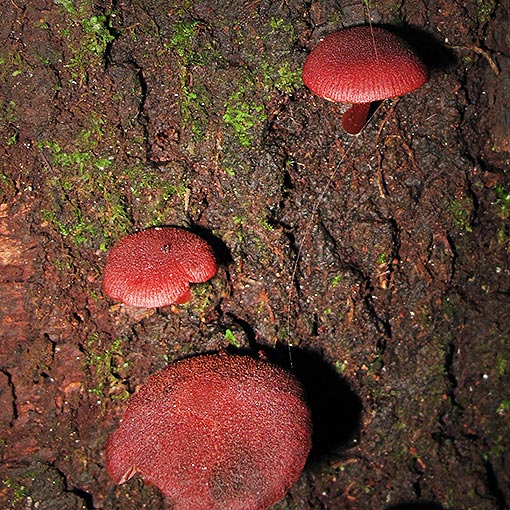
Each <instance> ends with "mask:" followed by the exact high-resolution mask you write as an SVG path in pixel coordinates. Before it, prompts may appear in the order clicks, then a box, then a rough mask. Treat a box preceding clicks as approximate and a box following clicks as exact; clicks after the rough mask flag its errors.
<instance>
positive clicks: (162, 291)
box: [103, 227, 218, 308]
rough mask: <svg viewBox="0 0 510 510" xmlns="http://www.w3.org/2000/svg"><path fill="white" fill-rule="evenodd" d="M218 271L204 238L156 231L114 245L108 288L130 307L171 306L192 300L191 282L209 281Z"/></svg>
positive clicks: (106, 277)
mask: <svg viewBox="0 0 510 510" xmlns="http://www.w3.org/2000/svg"><path fill="white" fill-rule="evenodd" d="M217 271H218V266H217V264H216V259H215V257H214V253H213V250H212V248H211V247H210V246H209V244H208V243H207V242H206V241H205V240H204V239H202V238H201V237H199V236H197V235H196V234H193V233H192V232H189V231H187V230H184V229H181V228H174V227H161V228H151V229H148V230H143V231H141V232H137V233H136V234H132V235H129V236H127V237H124V238H123V239H121V240H120V241H118V242H117V244H116V245H115V246H114V247H113V249H112V250H111V252H110V253H109V255H108V259H107V261H106V266H105V271H104V277H103V289H104V292H105V294H106V295H107V296H108V297H110V298H112V299H115V300H117V301H121V302H123V303H125V304H127V305H131V306H139V307H146V308H151V307H158V306H166V305H169V304H171V303H185V302H186V301H188V300H189V298H190V291H189V283H190V282H192V283H200V282H206V281H207V280H209V279H210V278H212V277H213V276H214V275H215V274H216V273H217Z"/></svg>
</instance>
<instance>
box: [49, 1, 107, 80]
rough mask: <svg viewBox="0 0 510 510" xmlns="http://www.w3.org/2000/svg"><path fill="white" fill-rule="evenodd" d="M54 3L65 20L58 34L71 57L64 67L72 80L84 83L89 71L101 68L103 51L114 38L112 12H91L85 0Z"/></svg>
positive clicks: (91, 7)
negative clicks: (62, 13) (60, 9)
mask: <svg viewBox="0 0 510 510" xmlns="http://www.w3.org/2000/svg"><path fill="white" fill-rule="evenodd" d="M55 3H56V4H57V5H59V6H60V7H61V8H62V9H63V11H64V13H65V15H66V17H67V26H66V27H65V29H63V30H61V31H60V32H59V35H60V36H63V38H64V40H65V42H66V44H67V48H68V50H69V54H70V55H71V57H70V58H69V59H68V60H67V61H66V62H65V63H64V67H65V68H67V69H69V70H70V72H71V78H72V80H75V81H76V82H82V81H85V80H86V79H87V76H88V73H89V70H90V69H92V68H94V67H97V66H101V65H103V60H104V54H105V52H106V49H107V47H108V45H109V44H110V43H111V42H112V41H113V40H114V39H115V35H114V33H113V30H112V24H111V19H112V13H111V12H106V13H101V14H96V13H94V12H93V9H94V4H93V3H92V2H90V1H87V0H82V1H75V2H73V1H71V0H55ZM78 34H79V35H78Z"/></svg>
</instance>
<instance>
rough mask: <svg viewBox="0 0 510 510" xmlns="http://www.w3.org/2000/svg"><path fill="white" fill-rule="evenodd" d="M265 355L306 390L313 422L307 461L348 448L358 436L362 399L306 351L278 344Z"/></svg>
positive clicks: (310, 351)
mask: <svg viewBox="0 0 510 510" xmlns="http://www.w3.org/2000/svg"><path fill="white" fill-rule="evenodd" d="M265 354H266V356H267V358H268V360H270V361H273V362H275V363H278V364H279V365H281V366H284V367H286V368H288V369H289V370H290V371H291V372H293V373H294V374H295V375H296V377H297V378H298V379H299V380H300V381H301V383H302V384H303V386H304V388H305V391H306V393H307V396H308V402H309V406H310V410H311V412H312V420H313V446H312V450H311V452H310V456H309V462H314V461H318V460H322V459H323V458H325V457H329V456H330V455H334V454H338V453H340V452H341V451H342V450H344V449H346V448H347V447H349V446H351V445H352V444H353V442H354V440H356V439H357V438H358V436H359V429H360V418H361V410H362V406H361V400H360V399H359V397H358V396H357V395H356V394H355V393H354V391H353V390H352V389H351V388H350V386H349V385H348V384H347V382H346V381H345V380H344V379H343V378H342V377H340V376H339V374H338V372H337V371H336V370H335V369H334V368H333V367H331V366H330V365H328V364H327V363H326V362H325V361H324V360H323V359H322V358H321V356H320V355H319V353H317V352H314V351H312V350H308V349H299V348H294V347H291V348H289V346H287V345H278V346H277V347H276V349H275V350H272V351H265Z"/></svg>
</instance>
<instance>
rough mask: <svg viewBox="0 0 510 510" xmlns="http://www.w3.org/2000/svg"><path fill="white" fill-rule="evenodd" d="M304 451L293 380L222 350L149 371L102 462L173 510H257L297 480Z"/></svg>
mask: <svg viewBox="0 0 510 510" xmlns="http://www.w3.org/2000/svg"><path fill="white" fill-rule="evenodd" d="M310 447H311V418H310V412H309V410H308V407H307V405H306V402H305V399H304V396H303V390H302V388H301V386H300V384H299V382H298V381H297V380H296V379H295V377H294V376H293V375H291V374H290V373H289V372H287V371H286V370H284V369H282V368H280V367H277V366H275V365H273V364H271V363H268V362H266V361H262V360H257V359H253V358H251V357H249V356H239V355H230V354H225V353H220V354H211V355H202V356H197V357H194V358H188V359H184V360H181V361H177V362H176V363H173V364H172V365H170V366H169V367H167V368H166V369H164V370H161V371H160V372H158V373H156V374H154V375H152V376H150V377H149V378H148V380H147V382H146V384H145V385H144V386H143V387H142V388H141V389H140V390H139V392H138V393H137V394H135V395H134V396H133V397H131V399H130V400H129V403H128V407H127V409H126V411H125V413H124V417H123V419H122V422H121V425H120V427H119V428H118V429H117V430H116V431H115V432H114V433H113V434H111V435H110V437H109V438H108V442H107V446H106V458H107V469H108V472H109V473H110V475H111V477H112V478H113V480H114V481H115V482H117V483H122V482H125V481H126V480H128V479H129V478H131V476H133V475H134V474H135V473H139V474H140V475H141V476H142V477H143V478H144V480H146V481H147V482H150V483H152V484H154V485H155V486H156V487H158V488H159V489H160V490H161V491H162V492H163V493H164V494H165V495H166V496H168V497H169V498H170V499H171V502H172V504H173V505H174V506H173V507H172V508H174V510H224V509H226V508H229V509H236V510H263V509H265V508H267V507H268V506H269V505H272V504H273V503H275V502H276V501H278V500H280V499H281V498H282V497H283V496H284V495H285V493H286V492H287V491H288V489H289V488H290V486H291V485H292V484H293V483H294V482H295V481H296V480H297V478H298V477H299V475H300V473H301V471H302V469H303V466H304V464H305V461H306V457H307V455H308V452H309V450H310Z"/></svg>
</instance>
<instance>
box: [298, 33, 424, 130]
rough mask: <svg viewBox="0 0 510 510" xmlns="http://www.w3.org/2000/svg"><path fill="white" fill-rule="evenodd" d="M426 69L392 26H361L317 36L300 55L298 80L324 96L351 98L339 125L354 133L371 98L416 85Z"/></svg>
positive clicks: (344, 100)
mask: <svg viewBox="0 0 510 510" xmlns="http://www.w3.org/2000/svg"><path fill="white" fill-rule="evenodd" d="M428 77H429V74H428V70H427V68H426V66H425V64H424V63H423V62H422V61H421V60H420V58H419V57H418V56H417V55H416V54H415V53H414V52H413V50H412V49H411V48H410V47H409V46H408V45H407V44H406V43H405V42H404V41H403V40H402V39H401V38H400V37H398V36H397V35H395V34H394V33H393V32H390V31H388V30H385V29H383V28H380V27H370V26H360V27H352V28H346V29H344V30H341V31H339V32H335V33H333V34H331V35H329V36H327V37H326V38H325V39H323V40H322V41H320V42H319V43H318V44H317V46H315V48H314V49H313V50H312V52H311V53H310V54H309V55H308V57H307V58H306V60H305V64H304V67H303V82H304V83H305V85H306V86H307V87H308V88H309V89H310V90H311V91H312V92H314V93H315V94H317V95H318V96H320V97H323V98H324V99H328V100H329V101H334V102H341V103H352V106H351V108H350V109H348V110H347V111H346V112H345V113H344V115H343V117H342V127H343V128H344V130H345V131H346V132H347V133H349V134H357V133H359V132H360V131H361V130H362V129H363V126H364V125H365V124H366V121H367V118H368V114H369V110H370V104H371V103H372V102H373V101H382V100H383V99H388V98H391V97H397V96H401V95H403V94H407V93H408V92H411V91H413V90H415V89H417V88H418V87H421V86H422V85H423V84H424V83H425V82H426V81H427V80H428Z"/></svg>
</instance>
